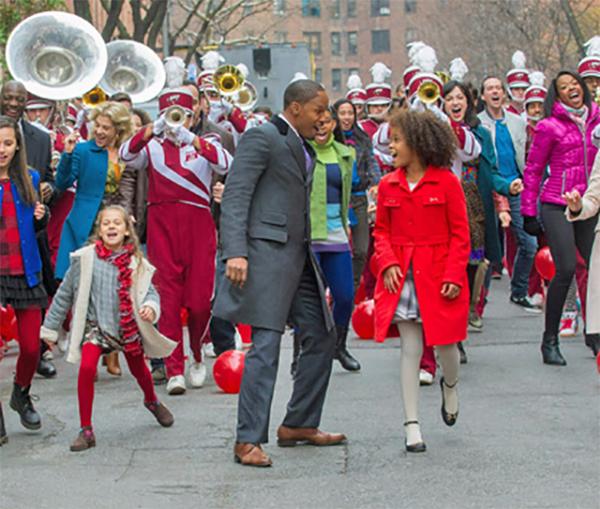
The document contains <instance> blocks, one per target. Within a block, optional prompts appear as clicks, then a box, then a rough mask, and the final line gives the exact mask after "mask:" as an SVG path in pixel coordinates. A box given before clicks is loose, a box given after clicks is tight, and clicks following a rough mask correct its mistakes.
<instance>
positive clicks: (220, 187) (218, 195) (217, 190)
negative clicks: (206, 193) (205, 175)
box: [212, 182, 225, 204]
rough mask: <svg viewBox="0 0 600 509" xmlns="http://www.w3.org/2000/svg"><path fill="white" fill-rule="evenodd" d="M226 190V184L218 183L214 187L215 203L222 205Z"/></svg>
mask: <svg viewBox="0 0 600 509" xmlns="http://www.w3.org/2000/svg"><path fill="white" fill-rule="evenodd" d="M224 190H225V184H223V182H217V183H215V185H214V186H213V190H212V197H213V200H214V201H215V203H218V204H221V200H222V199H223V191H224Z"/></svg>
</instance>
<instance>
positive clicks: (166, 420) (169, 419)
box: [144, 401, 175, 428]
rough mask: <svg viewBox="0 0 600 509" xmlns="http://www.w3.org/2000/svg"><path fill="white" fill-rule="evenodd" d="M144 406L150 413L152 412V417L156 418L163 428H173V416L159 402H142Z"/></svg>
mask: <svg viewBox="0 0 600 509" xmlns="http://www.w3.org/2000/svg"><path fill="white" fill-rule="evenodd" d="M144 406H145V407H146V408H147V409H148V410H150V412H152V415H154V417H156V420H157V421H158V424H160V425H161V426H162V427H163V428H169V427H171V426H173V422H175V419H174V417H173V414H172V413H171V412H170V410H169V409H168V408H167V407H166V406H165V405H163V404H162V403H161V402H160V401H155V402H153V403H146V402H144Z"/></svg>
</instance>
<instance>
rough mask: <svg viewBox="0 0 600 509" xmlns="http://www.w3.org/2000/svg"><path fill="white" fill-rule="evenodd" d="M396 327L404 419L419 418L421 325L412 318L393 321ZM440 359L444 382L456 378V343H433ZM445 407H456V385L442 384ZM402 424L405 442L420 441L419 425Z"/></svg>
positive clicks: (455, 408) (457, 358)
mask: <svg viewBox="0 0 600 509" xmlns="http://www.w3.org/2000/svg"><path fill="white" fill-rule="evenodd" d="M396 325H397V326H398V330H399V331H400V340H401V344H402V356H401V359H400V380H401V384H402V400H403V402H404V416H405V418H406V421H407V422H408V421H418V420H419V366H420V363H421V356H422V355H423V327H422V325H421V324H420V323H417V322H413V321H402V322H398V323H397V324H396ZM436 351H437V353H438V357H439V359H440V364H441V367H442V373H443V376H444V381H445V382H446V384H447V385H451V386H452V385H454V384H456V382H458V368H459V366H460V354H459V352H458V348H457V346H456V344H451V345H443V346H436ZM444 396H445V398H446V410H447V411H448V412H449V413H456V412H457V411H458V394H457V391H456V387H454V388H448V387H446V386H444ZM405 428H406V442H407V444H409V445H410V444H415V443H418V442H421V441H422V440H423V439H422V437H421V429H420V427H419V425H418V424H409V425H408V426H406V427H405Z"/></svg>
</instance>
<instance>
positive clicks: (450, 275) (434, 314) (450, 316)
mask: <svg viewBox="0 0 600 509" xmlns="http://www.w3.org/2000/svg"><path fill="white" fill-rule="evenodd" d="M373 235H374V238H375V254H374V257H373V258H374V260H373V262H372V266H374V268H375V271H374V272H375V274H376V275H377V284H376V287H375V340H376V341H379V342H381V341H384V340H385V337H386V334H387V331H388V329H389V327H390V324H391V322H392V318H393V316H394V312H395V311H396V307H397V306H398V300H399V299H400V293H401V292H400V290H398V292H397V293H395V294H393V293H389V292H388V291H387V290H386V289H385V287H384V285H383V273H384V272H385V270H386V269H387V268H388V267H391V266H392V265H399V266H400V269H401V270H402V282H401V285H403V284H404V278H405V277H406V273H407V271H408V268H409V267H410V264H411V263H412V268H413V277H414V281H415V288H416V291H417V297H418V300H419V309H420V312H421V319H422V321H423V329H424V332H425V339H426V342H427V344H428V345H446V344H451V343H456V342H457V341H462V340H464V339H466V337H467V322H468V317H469V290H468V283H467V263H468V260H469V251H470V241H469V223H468V220H467V207H466V202H465V196H464V193H463V190H462V186H461V184H460V182H459V180H458V178H457V177H456V176H455V175H454V174H453V173H452V172H451V171H450V170H449V169H446V168H433V167H430V168H428V169H427V171H426V173H425V175H424V176H423V178H422V179H421V180H420V182H419V183H418V184H417V186H416V187H415V189H414V190H413V191H412V192H411V191H410V190H409V187H408V182H407V181H406V175H405V172H404V170H402V169H398V170H395V171H394V172H392V173H389V174H388V175H386V176H385V177H383V178H382V179H381V182H380V184H379V191H378V196H377V219H376V221H375V230H374V232H373ZM443 283H453V284H455V285H458V286H460V287H461V288H462V291H461V292H460V294H459V296H458V297H457V298H456V299H454V300H449V299H446V298H445V297H442V295H441V289H442V284H443Z"/></svg>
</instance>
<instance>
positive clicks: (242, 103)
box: [233, 81, 258, 111]
mask: <svg viewBox="0 0 600 509" xmlns="http://www.w3.org/2000/svg"><path fill="white" fill-rule="evenodd" d="M257 102H258V92H257V91H256V87H255V86H254V85H253V84H252V83H250V82H249V81H246V82H244V84H243V85H242V88H240V89H239V90H238V91H237V92H236V93H235V95H234V96H233V103H234V104H235V105H236V106H237V107H238V108H239V109H240V110H242V111H252V110H253V109H254V106H256V103H257Z"/></svg>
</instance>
